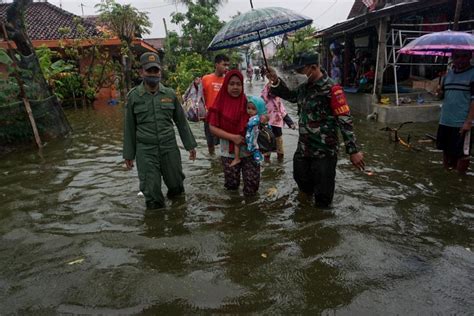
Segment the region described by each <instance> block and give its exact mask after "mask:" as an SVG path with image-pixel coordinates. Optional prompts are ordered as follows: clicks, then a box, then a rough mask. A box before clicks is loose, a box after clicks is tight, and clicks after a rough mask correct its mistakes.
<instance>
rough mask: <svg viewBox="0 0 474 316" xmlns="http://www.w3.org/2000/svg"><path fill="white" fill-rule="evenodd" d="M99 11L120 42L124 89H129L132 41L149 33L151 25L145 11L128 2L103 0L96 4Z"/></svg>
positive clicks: (132, 57)
mask: <svg viewBox="0 0 474 316" xmlns="http://www.w3.org/2000/svg"><path fill="white" fill-rule="evenodd" d="M96 8H98V11H99V12H100V20H101V21H102V22H104V23H106V24H107V25H108V27H109V28H110V30H112V32H114V34H115V35H117V37H118V38H119V39H120V40H121V42H122V49H121V55H122V57H124V58H123V60H124V62H125V63H124V65H123V68H124V73H125V89H126V91H128V90H130V89H131V84H132V80H131V77H132V76H131V74H132V64H133V62H134V56H133V52H132V41H133V40H134V39H135V38H137V37H141V36H142V35H143V34H149V33H150V31H149V28H150V27H151V26H152V23H151V22H150V19H149V18H148V15H147V13H146V12H141V11H139V10H138V9H136V8H135V7H132V5H130V4H125V5H121V4H119V3H117V2H115V1H114V0H105V1H103V2H101V3H99V4H97V5H96Z"/></svg>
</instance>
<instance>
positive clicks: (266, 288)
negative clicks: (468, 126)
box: [0, 82, 474, 315]
mask: <svg viewBox="0 0 474 316" xmlns="http://www.w3.org/2000/svg"><path fill="white" fill-rule="evenodd" d="M261 88H262V82H254V84H253V85H252V86H251V87H249V86H248V85H247V86H246V89H247V90H248V91H251V92H252V93H259V92H260V90H261ZM287 109H288V111H289V113H290V115H291V116H292V117H293V118H294V119H296V118H297V116H296V109H295V108H294V107H293V106H292V105H289V104H287ZM67 116H68V118H69V120H70V122H71V125H72V127H73V128H74V134H73V135H72V137H70V138H69V139H67V140H62V141H55V142H51V143H49V144H47V146H46V148H45V150H44V152H43V155H42V157H40V156H38V155H37V153H36V152H35V151H34V150H23V151H20V152H16V153H12V154H9V155H7V156H4V157H2V160H1V162H0V173H1V176H2V177H1V180H0V205H1V211H0V306H1V308H0V314H1V315H9V314H21V315H53V314H68V315H70V314H87V315H98V314H100V315H117V314H120V315H137V314H144V315H157V314H183V313H186V314H191V313H204V314H208V313H229V314H234V313H250V312H251V313H264V314H289V313H292V314H293V313H295V314H340V315H353V314H362V315H371V314H377V315H380V314H384V315H396V314H401V315H404V314H412V315H413V314H470V313H472V311H473V310H474V303H473V302H474V294H473V293H474V291H473V284H474V282H473V281H474V280H473V271H474V255H473V253H472V249H473V241H474V237H473V236H474V235H473V228H474V226H473V223H474V221H473V219H474V197H473V192H474V173H473V172H472V171H471V172H470V173H469V174H468V175H467V176H465V177H459V176H458V175H457V174H456V173H454V172H447V171H445V170H443V168H442V166H441V154H440V152H438V151H436V150H435V149H434V148H433V145H432V144H430V143H426V142H422V143H421V142H418V140H420V139H422V138H424V136H425V134H426V133H434V132H435V131H436V124H435V123H423V124H409V125H406V126H404V127H403V129H402V130H401V132H400V135H401V136H402V137H407V136H408V134H410V135H411V139H412V143H413V144H414V145H415V146H416V147H417V149H418V150H408V149H407V148H406V147H404V146H401V145H400V144H394V143H390V142H389V140H388V135H387V134H386V132H383V131H380V128H383V127H385V125H383V124H380V123H375V122H373V121H367V120H366V119H365V118H364V117H357V116H356V117H355V120H354V121H355V127H356V133H357V136H358V139H359V143H360V144H361V146H362V148H363V151H364V152H365V155H366V162H367V169H368V170H370V171H372V172H373V174H372V175H370V174H368V173H363V172H360V171H357V170H355V169H354V168H353V167H352V166H351V165H350V162H349V160H348V156H347V155H346V154H345V153H344V151H343V150H341V154H340V159H339V163H338V169H337V176H336V194H335V199H334V204H333V206H332V208H331V209H329V210H321V209H317V208H314V207H313V204H312V201H311V199H308V198H306V197H305V196H304V195H301V194H299V193H298V189H297V187H296V184H295V182H294V180H293V178H292V159H291V157H292V154H293V152H294V150H295V148H296V141H297V132H296V131H293V130H290V129H288V128H285V129H284V131H283V134H284V144H285V150H286V155H285V160H284V162H283V163H278V162H277V161H276V157H274V156H273V157H272V161H271V163H270V164H265V165H264V167H263V171H262V183H261V188H260V194H259V195H258V196H257V197H254V198H247V199H246V198H244V197H243V195H242V192H241V190H240V191H239V192H227V191H225V190H224V189H223V177H222V170H221V167H220V163H219V159H218V158H217V157H209V156H208V155H207V154H206V151H207V148H206V144H205V139H204V133H203V128H202V124H199V123H191V127H192V130H193V132H194V134H195V136H196V138H197V141H198V146H199V147H198V158H197V160H196V161H195V162H191V161H188V160H187V153H186V152H185V151H184V150H183V151H182V157H183V167H184V173H185V174H186V180H185V189H186V195H185V196H183V197H180V198H177V199H175V200H167V208H166V209H165V210H162V211H153V212H150V211H145V205H144V201H143V198H142V197H139V196H137V193H138V177H137V173H136V170H133V171H130V172H129V171H126V170H125V169H124V167H123V161H122V158H121V146H122V139H121V137H122V116H123V108H122V106H121V105H119V106H109V105H98V106H96V107H95V108H94V109H80V110H77V111H74V110H68V111H67ZM471 170H472V169H471Z"/></svg>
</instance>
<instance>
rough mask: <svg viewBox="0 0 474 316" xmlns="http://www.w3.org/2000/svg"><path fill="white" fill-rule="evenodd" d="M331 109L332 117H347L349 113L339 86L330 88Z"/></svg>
mask: <svg viewBox="0 0 474 316" xmlns="http://www.w3.org/2000/svg"><path fill="white" fill-rule="evenodd" d="M331 109H332V114H333V115H334V116H340V115H347V114H349V113H350V109H349V105H348V104H347V99H346V96H345V94H344V90H342V87H341V86H340V85H334V86H332V87H331Z"/></svg>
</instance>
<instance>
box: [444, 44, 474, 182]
mask: <svg viewBox="0 0 474 316" xmlns="http://www.w3.org/2000/svg"><path fill="white" fill-rule="evenodd" d="M452 58H453V69H452V70H450V71H449V72H448V74H447V75H446V76H445V77H444V78H443V82H442V85H441V96H442V97H443V106H442V107H441V117H440V120H439V126H438V135H437V148H438V149H441V150H443V165H444V167H445V168H446V169H449V170H450V169H455V170H457V171H458V172H459V173H460V174H465V173H466V171H467V169H468V167H469V159H470V151H471V148H472V139H473V137H472V136H473V132H471V130H472V122H473V120H474V67H472V66H471V58H472V52H471V51H467V50H456V51H453V53H452Z"/></svg>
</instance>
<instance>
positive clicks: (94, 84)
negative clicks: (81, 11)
mask: <svg viewBox="0 0 474 316" xmlns="http://www.w3.org/2000/svg"><path fill="white" fill-rule="evenodd" d="M82 21H83V20H82V19H80V18H77V19H75V20H74V23H75V29H76V32H77V34H78V36H77V38H75V39H73V40H68V39H67V38H65V39H63V40H61V41H60V45H61V47H62V48H63V49H64V53H65V57H67V58H69V59H71V60H72V61H73V64H74V65H75V69H74V71H73V72H72V73H69V74H67V76H64V77H63V78H62V81H64V85H63V86H62V87H61V88H60V89H59V90H61V92H60V93H62V94H63V96H64V97H68V98H70V99H73V100H74V105H76V103H75V99H76V98H81V99H82V104H83V105H86V104H90V103H91V102H92V101H94V99H95V96H96V94H97V93H98V92H99V90H100V89H101V88H102V87H104V86H108V85H110V84H112V83H113V81H114V79H115V74H116V73H119V72H120V65H119V64H118V62H114V60H113V59H112V57H111V56H110V54H109V51H108V49H107V48H105V47H104V46H103V42H104V41H105V40H106V39H107V38H108V37H109V36H110V35H109V34H107V33H104V32H102V33H99V34H98V35H97V36H94V37H92V38H91V37H90V36H89V35H87V33H86V28H85V27H84V25H83V24H82ZM70 31H71V30H70V29H69V28H61V29H60V30H59V32H60V33H61V34H62V35H63V36H66V35H67V34H69V33H70ZM85 44H87V45H85ZM122 77H124V76H122ZM55 92H56V93H58V89H56V91H55Z"/></svg>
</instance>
